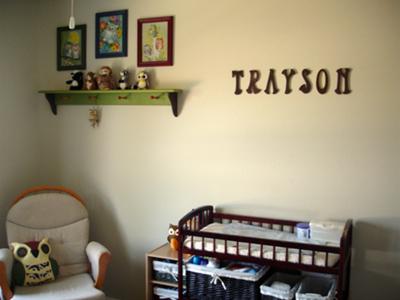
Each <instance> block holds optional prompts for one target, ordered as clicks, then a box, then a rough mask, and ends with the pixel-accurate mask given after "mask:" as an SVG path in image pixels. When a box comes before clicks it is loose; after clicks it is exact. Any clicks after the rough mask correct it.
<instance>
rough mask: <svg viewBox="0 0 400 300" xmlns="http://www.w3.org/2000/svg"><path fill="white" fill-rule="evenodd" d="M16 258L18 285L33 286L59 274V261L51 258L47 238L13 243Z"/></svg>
mask: <svg viewBox="0 0 400 300" xmlns="http://www.w3.org/2000/svg"><path fill="white" fill-rule="evenodd" d="M11 245H12V247H13V254H14V258H15V260H16V262H15V264H14V267H13V277H14V278H15V281H16V284H17V285H24V286H32V285H38V284H42V283H44V282H48V281H53V280H54V279H55V277H56V276H57V275H58V265H57V262H56V261H55V260H54V259H52V258H50V253H51V247H50V244H49V242H48V240H47V238H45V239H43V240H41V241H40V242H29V243H26V244H22V243H11Z"/></svg>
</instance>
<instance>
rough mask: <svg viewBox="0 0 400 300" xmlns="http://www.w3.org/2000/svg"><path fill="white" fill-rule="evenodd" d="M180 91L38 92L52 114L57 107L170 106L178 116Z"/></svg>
mask: <svg viewBox="0 0 400 300" xmlns="http://www.w3.org/2000/svg"><path fill="white" fill-rule="evenodd" d="M181 92H182V90H177V89H156V90H110V91H100V90H96V91H84V90H82V91H69V90H48V91H39V93H41V94H45V96H46V99H47V101H48V102H49V104H50V108H51V111H52V112H53V114H55V115H56V114H57V106H58V105H171V107H172V113H173V114H174V116H175V117H177V116H178V94H179V93H181Z"/></svg>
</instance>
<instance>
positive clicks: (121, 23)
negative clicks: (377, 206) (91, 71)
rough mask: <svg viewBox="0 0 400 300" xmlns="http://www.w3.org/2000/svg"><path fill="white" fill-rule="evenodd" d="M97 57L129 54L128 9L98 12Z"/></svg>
mask: <svg viewBox="0 0 400 300" xmlns="http://www.w3.org/2000/svg"><path fill="white" fill-rule="evenodd" d="M95 48H96V58H108V57H122V56H127V55H128V10H117V11H109V12H102V13H97V14H96V47H95Z"/></svg>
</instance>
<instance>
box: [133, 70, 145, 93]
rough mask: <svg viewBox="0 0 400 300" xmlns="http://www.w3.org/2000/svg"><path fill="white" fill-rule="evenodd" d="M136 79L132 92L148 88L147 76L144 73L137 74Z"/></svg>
mask: <svg viewBox="0 0 400 300" xmlns="http://www.w3.org/2000/svg"><path fill="white" fill-rule="evenodd" d="M136 79H137V81H136V84H135V85H134V86H133V89H134V90H144V89H148V88H149V76H148V75H147V73H146V72H144V71H141V72H139V73H138V74H137V76H136Z"/></svg>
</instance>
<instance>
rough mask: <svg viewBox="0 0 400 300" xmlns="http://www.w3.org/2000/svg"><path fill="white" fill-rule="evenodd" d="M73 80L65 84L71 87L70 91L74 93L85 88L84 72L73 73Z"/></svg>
mask: <svg viewBox="0 0 400 300" xmlns="http://www.w3.org/2000/svg"><path fill="white" fill-rule="evenodd" d="M71 76H72V78H71V79H70V80H67V81H66V82H65V83H66V84H68V85H69V89H70V90H72V91H75V90H81V89H82V88H83V73H82V72H78V71H76V72H72V73H71Z"/></svg>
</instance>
